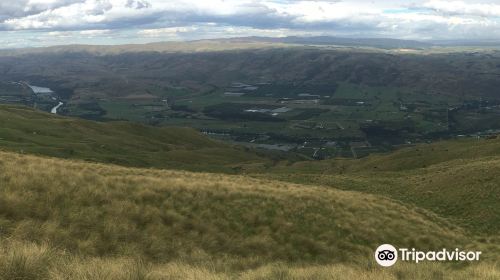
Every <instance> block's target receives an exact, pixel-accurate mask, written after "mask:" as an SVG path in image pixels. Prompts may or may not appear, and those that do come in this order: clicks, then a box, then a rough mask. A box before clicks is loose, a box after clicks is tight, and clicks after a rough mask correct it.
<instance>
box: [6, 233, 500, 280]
mask: <svg viewBox="0 0 500 280" xmlns="http://www.w3.org/2000/svg"><path fill="white" fill-rule="evenodd" d="M0 253H1V254H0V280H13V279H16V280H39V279H42V280H43V279H47V280H48V279H51V280H95V279H107V280H160V279H172V280H173V279H179V280H219V279H222V280H230V279H241V280H265V279H273V280H274V279H281V280H288V279H289V280H323V279H324V280H332V279H333V280H351V279H361V280H362V279H370V280H379V279H380V280H382V279H383V280H400V279H408V280H418V279H428V280H434V279H443V280H448V279H449V280H469V279H470V280H472V279H481V280H496V279H499V277H500V267H499V265H498V264H496V265H495V264H492V263H483V264H479V265H475V266H469V267H464V268H453V267H452V266H450V265H447V264H436V263H424V264H419V265H415V264H396V265H395V266H394V267H392V268H388V269H383V268H380V267H371V268H362V267H359V266H353V265H346V264H332V265H321V266H320V265H309V266H297V265H290V264H285V263H273V264H267V265H264V266H260V267H256V268H251V269H245V270H239V271H230V270H224V269H221V268H218V267H217V265H216V264H214V263H210V262H209V261H205V262H204V263H200V264H198V265H193V264H186V263H182V262H179V261H176V262H170V263H165V264H147V263H145V262H143V261H141V260H137V259H132V258H82V257H77V256H74V255H71V254H68V253H67V252H63V251H58V250H54V249H51V248H49V247H48V246H47V245H41V246H40V245H36V244H33V243H22V242H17V241H4V242H2V243H0Z"/></svg>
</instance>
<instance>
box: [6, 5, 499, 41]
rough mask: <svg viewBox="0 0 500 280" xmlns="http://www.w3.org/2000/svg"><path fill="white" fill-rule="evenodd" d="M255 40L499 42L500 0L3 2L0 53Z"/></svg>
mask: <svg viewBox="0 0 500 280" xmlns="http://www.w3.org/2000/svg"><path fill="white" fill-rule="evenodd" d="M254 35H258V36H273V37H277V36H289V35H299V36H314V35H333V36H342V37H390V38H400V39H418V40H430V39H438V40H449V39H453V40H464V39H468V40H479V39H480V40H500V0H484V1H481V0H479V1H474V0H458V1H443V0H399V1H396V0H377V1H371V0H0V48H14V47H35V46H47V45H59V44H70V43H84V44H122V43H144V42H155V41H173V40H176V41H179V40H193V39H206V38H221V37H241V36H254Z"/></svg>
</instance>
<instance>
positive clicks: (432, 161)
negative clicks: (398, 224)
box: [249, 139, 500, 234]
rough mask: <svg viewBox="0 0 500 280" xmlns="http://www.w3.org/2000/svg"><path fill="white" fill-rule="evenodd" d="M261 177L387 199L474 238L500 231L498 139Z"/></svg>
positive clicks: (298, 166) (290, 168) (297, 167)
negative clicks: (424, 211)
mask: <svg viewBox="0 0 500 280" xmlns="http://www.w3.org/2000/svg"><path fill="white" fill-rule="evenodd" d="M249 172H250V171H249ZM262 172H264V170H261V171H260V172H259V175H257V176H264V177H267V178H274V179H280V180H285V181H291V182H297V183H302V184H320V185H329V186H332V187H335V188H341V189H345V190H356V191H362V192H366V193H372V194H378V195H383V196H386V197H390V198H393V199H396V200H398V201H401V202H403V203H409V204H411V205H416V206H418V207H422V208H425V209H427V210H430V211H432V212H434V213H438V214H439V215H441V216H444V217H447V218H450V219H451V220H452V221H453V222H455V223H457V224H459V225H461V226H463V227H465V228H467V229H468V230H470V231H473V232H475V233H479V234H498V233H499V232H500V207H499V206H500V188H498V185H499V184H500V178H499V177H498V176H497V174H500V141H499V140H497V139H494V140H484V139H481V140H457V141H443V142H438V143H434V144H424V145H418V146H415V147H411V148H405V149H402V150H399V151H396V152H394V153H390V154H385V155H372V156H369V157H367V158H364V159H360V160H327V161H321V162H309V163H305V162H299V163H295V164H292V165H282V166H278V167H276V168H274V169H270V170H269V169H268V170H267V172H266V173H265V174H263V173H262Z"/></svg>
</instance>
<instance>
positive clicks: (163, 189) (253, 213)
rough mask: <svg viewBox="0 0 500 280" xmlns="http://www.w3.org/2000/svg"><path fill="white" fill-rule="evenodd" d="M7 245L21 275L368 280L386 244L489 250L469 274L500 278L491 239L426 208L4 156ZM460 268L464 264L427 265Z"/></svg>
mask: <svg viewBox="0 0 500 280" xmlns="http://www.w3.org/2000/svg"><path fill="white" fill-rule="evenodd" d="M0 240H1V241H0V243H1V244H2V246H1V248H2V249H1V250H3V252H4V254H1V257H0V279H12V277H13V276H12V275H14V276H15V275H16V274H15V273H18V272H19V273H28V274H29V273H33V275H38V274H40V275H42V274H47V275H48V276H47V277H49V276H50V275H59V277H60V278H59V279H64V277H69V278H71V276H68V275H72V273H73V274H74V275H79V276H78V277H80V279H85V278H83V277H82V276H81V275H82V273H83V274H85V273H87V274H92V273H94V274H93V275H96V274H95V273H104V274H103V275H105V273H112V274H113V273H114V274H113V275H115V276H116V275H117V274H119V273H122V274H123V273H125V274H126V273H129V274H130V275H129V276H130V277H129V276H127V277H129V279H145V278H137V277H138V275H139V276H140V275H143V274H144V275H146V274H147V275H149V276H148V277H153V276H154V275H155V273H156V274H157V273H160V275H161V273H162V271H163V273H167V274H170V275H172V274H175V273H181V275H182V273H188V275H190V274H193V275H194V273H202V274H200V275H205V276H207V277H208V276H210V277H212V279H218V278H224V277H234V275H240V274H241V273H243V274H241V275H240V276H242V278H243V279H244V277H243V276H244V273H247V276H248V279H262V278H264V279H266V278H269V279H272V278H276V277H274V276H276V275H278V276H279V275H283V277H281V279H287V277H288V276H287V275H290V277H288V278H291V275H295V274H297V275H299V276H300V275H303V276H307V275H309V276H310V277H312V276H311V275H319V276H318V278H324V279H327V278H328V277H327V276H328V275H331V274H332V273H337V272H341V271H345V272H346V273H351V274H350V275H365V276H366V277H369V275H375V274H379V272H378V271H380V270H378V269H377V268H374V266H375V265H374V264H373V261H372V260H371V255H372V252H373V249H374V248H376V247H377V246H378V245H379V244H380V243H383V242H387V241H389V240H390V242H391V243H392V244H394V245H396V246H408V247H411V246H417V247H418V248H420V249H436V248H442V247H450V248H451V247H456V246H458V247H460V248H468V247H469V248H474V249H479V248H488V250H484V251H485V253H484V254H485V263H483V265H484V267H483V268H481V269H479V270H478V268H477V267H474V268H467V270H466V273H469V274H464V275H476V277H477V276H478V275H477V274H475V273H483V274H484V275H489V276H491V277H493V276H494V275H498V270H496V268H495V267H494V264H493V263H491V265H488V264H487V263H490V262H494V261H495V260H496V257H495V256H496V255H495V254H496V252H497V251H495V250H498V248H496V247H495V246H494V245H493V244H495V243H493V244H487V243H486V242H479V241H478V240H476V238H475V237H474V236H471V235H469V234H467V232H466V231H464V230H463V229H461V228H460V227H457V226H454V225H452V224H451V223H450V222H449V221H447V220H446V219H443V218H440V217H438V216H436V215H435V214H432V213H431V212H429V211H426V210H423V209H422V208H417V207H409V206H405V205H403V204H401V203H399V202H396V201H393V200H390V199H387V198H383V197H381V196H374V195H366V194H362V193H358V192H350V191H340V190H336V189H332V188H327V187H316V186H308V187H305V186H301V185H296V184H290V183H283V182H277V181H268V180H257V179H249V178H246V177H241V176H228V175H218V174H207V173H189V172H182V171H159V170H146V169H131V168H125V167H118V166H111V165H102V164H92V163H83V162H75V161H68V160H60V159H48V158H41V157H35V156H27V155H19V154H13V153H5V152H2V153H0ZM13 242H14V243H13ZM16 242H17V243H16ZM12 244H14V245H12ZM496 244H498V243H496ZM36 254H38V255H41V256H42V257H40V256H38V257H36V256H37V255H36ZM65 254H66V257H65V256H64V255H65ZM63 260H64V261H63ZM76 263H78V264H76ZM341 263H349V264H350V265H349V266H345V265H341ZM131 264H133V265H131ZM124 266H125V267H127V268H126V269H125V270H122V269H120V267H124ZM262 266H263V267H262ZM37 269H40V271H38V270H37ZM456 269H461V270H463V269H465V268H458V267H455V268H453V267H451V266H439V267H434V268H431V269H430V270H429V271H434V272H436V273H437V272H438V271H440V273H442V272H443V271H446V270H456ZM30 271H31V272H30ZM99 271H100V272H99ZM166 271H170V272H166ZM9 273H11V274H9ZM12 273H13V274H12ZM372 273H373V274H372ZM383 273H387V276H388V277H394V278H395V277H398V279H401V277H400V275H403V276H404V277H407V278H408V279H412V278H413V277H412V273H421V272H417V270H416V269H415V268H412V267H411V266H409V267H406V266H405V265H404V264H401V266H399V265H397V266H396V267H395V268H394V269H393V270H388V271H385V272H383ZM393 273H394V275H393ZM422 273H423V272H422ZM464 273H465V271H464ZM471 273H472V274H471ZM134 275H135V276H134ZM231 275H232V276H231ZM258 275H261V276H262V275H263V276H262V277H261V278H259V277H257V276H258ZM266 275H267V277H265V276H266ZM321 275H323V276H321ZM346 275H349V274H346ZM405 275H406V276H405ZM136 276H137V277H136ZM299 276H298V278H297V279H307V277H302V278H301V277H299ZM424 276H425V275H424ZM428 276H430V275H427V276H426V277H428ZM75 277H76V276H75ZM252 277H253V278H252ZM404 277H403V278H404ZM119 278H120V277H116V279H119ZM121 278H122V279H123V278H125V277H121ZM200 278H203V277H198V279H200ZM477 278H479V277H477ZM17 279H35V278H33V277H32V278H29V277H28V278H17ZM86 279H88V278H86ZM151 279H155V278H151ZM193 279H196V277H193ZM309 279H312V278H309ZM429 279H430V278H429ZM492 279H493V278H492Z"/></svg>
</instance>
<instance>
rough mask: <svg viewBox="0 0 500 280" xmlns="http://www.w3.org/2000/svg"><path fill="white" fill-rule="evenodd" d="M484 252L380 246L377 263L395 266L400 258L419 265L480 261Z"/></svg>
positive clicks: (376, 251) (376, 256) (376, 254)
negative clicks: (425, 263) (425, 250)
mask: <svg viewBox="0 0 500 280" xmlns="http://www.w3.org/2000/svg"><path fill="white" fill-rule="evenodd" d="M481 253H482V252H480V251H460V250H458V249H455V250H452V251H450V250H448V249H442V250H440V251H428V252H424V251H418V250H416V249H415V248H412V249H411V250H410V249H407V248H399V250H397V249H396V248H395V247H394V246H392V245H391V244H383V245H380V246H379V247H378V248H377V250H375V261H377V263H378V264H379V265H381V266H384V267H389V266H393V265H394V264H395V263H396V262H397V261H398V257H399V259H400V260H401V261H407V262H414V263H419V262H422V261H439V262H442V261H469V262H472V261H479V257H480V255H481Z"/></svg>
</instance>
